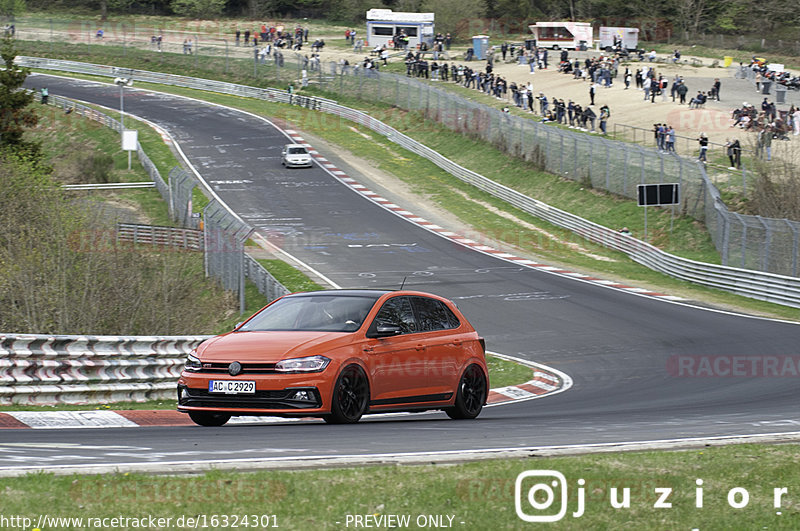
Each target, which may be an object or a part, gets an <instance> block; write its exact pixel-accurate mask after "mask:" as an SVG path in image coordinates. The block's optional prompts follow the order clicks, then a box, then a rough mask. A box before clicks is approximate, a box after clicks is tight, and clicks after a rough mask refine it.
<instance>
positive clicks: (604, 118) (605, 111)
mask: <svg viewBox="0 0 800 531" xmlns="http://www.w3.org/2000/svg"><path fill="white" fill-rule="evenodd" d="M610 117H611V110H610V109H609V108H608V105H606V104H603V106H602V107H600V133H602V134H606V123H607V122H608V119H609V118H610Z"/></svg>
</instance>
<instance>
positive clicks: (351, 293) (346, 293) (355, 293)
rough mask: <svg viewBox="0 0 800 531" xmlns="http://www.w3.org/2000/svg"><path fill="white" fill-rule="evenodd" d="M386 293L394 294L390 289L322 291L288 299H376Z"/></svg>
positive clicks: (309, 292)
mask: <svg viewBox="0 0 800 531" xmlns="http://www.w3.org/2000/svg"><path fill="white" fill-rule="evenodd" d="M386 293H392V290H388V289H328V290H320V291H301V292H298V293H292V294H291V295H287V296H286V297H323V296H325V295H339V296H343V297H374V298H376V299H377V298H379V297H381V296H383V295H385V294H386Z"/></svg>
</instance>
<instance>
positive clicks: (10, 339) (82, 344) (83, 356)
mask: <svg viewBox="0 0 800 531" xmlns="http://www.w3.org/2000/svg"><path fill="white" fill-rule="evenodd" d="M208 337H210V336H173V337H151V336H60V335H59V336H49V335H33V334H24V335H23V334H20V335H0V404H30V405H45V404H59V403H79V404H98V403H104V402H107V401H108V402H111V401H120V400H148V399H155V398H164V397H172V396H174V394H175V385H176V384H175V381H176V380H177V378H178V376H179V375H180V372H181V369H182V367H183V364H184V362H185V360H186V355H187V354H188V353H189V352H191V351H192V349H194V348H195V347H197V345H199V344H200V343H201V342H202V341H204V340H206V339H208Z"/></svg>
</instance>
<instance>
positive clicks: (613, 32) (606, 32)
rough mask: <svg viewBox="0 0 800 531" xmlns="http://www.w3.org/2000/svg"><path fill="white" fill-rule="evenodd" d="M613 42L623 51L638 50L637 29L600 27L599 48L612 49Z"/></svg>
mask: <svg viewBox="0 0 800 531" xmlns="http://www.w3.org/2000/svg"><path fill="white" fill-rule="evenodd" d="M615 42H617V43H619V45H620V46H622V48H623V49H625V50H636V49H637V48H639V28H617V27H612V26H600V39H599V43H600V48H601V49H606V48H608V47H609V46H610V47H612V48H613V47H614V43H615Z"/></svg>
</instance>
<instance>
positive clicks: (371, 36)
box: [367, 9, 434, 48]
mask: <svg viewBox="0 0 800 531" xmlns="http://www.w3.org/2000/svg"><path fill="white" fill-rule="evenodd" d="M433 30H434V24H433V13H400V12H396V11H392V10H391V9H370V10H369V11H367V45H368V46H369V47H370V48H374V47H375V46H383V45H384V44H385V45H386V47H387V48H391V46H392V40H393V39H394V36H395V35H399V34H400V33H404V34H405V35H406V37H408V46H409V47H410V48H416V47H417V45H418V44H419V43H421V42H424V43H427V44H428V46H430V45H431V44H432V43H433Z"/></svg>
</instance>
